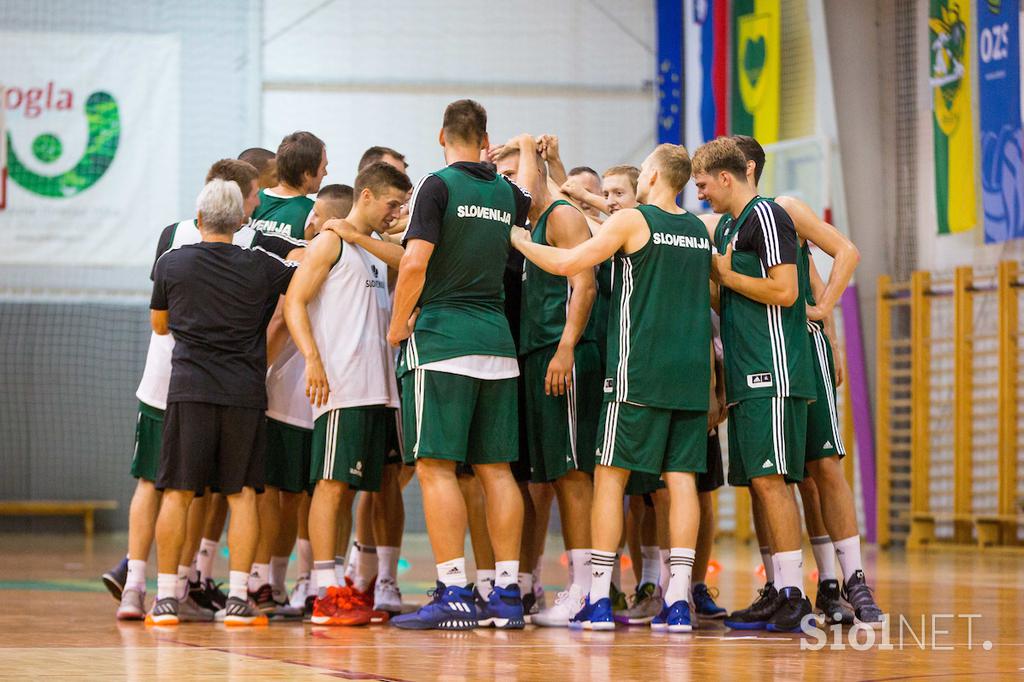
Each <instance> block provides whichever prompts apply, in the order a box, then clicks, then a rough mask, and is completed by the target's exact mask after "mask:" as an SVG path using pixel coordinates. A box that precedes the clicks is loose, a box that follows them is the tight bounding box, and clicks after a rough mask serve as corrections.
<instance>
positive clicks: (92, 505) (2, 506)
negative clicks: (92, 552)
mask: <svg viewBox="0 0 1024 682" xmlns="http://www.w3.org/2000/svg"><path fill="white" fill-rule="evenodd" d="M97 509H117V502H116V501H114V500H0V516H81V517H82V521H83V523H84V526H85V537H86V539H87V540H92V536H93V533H94V531H95V517H96V510H97Z"/></svg>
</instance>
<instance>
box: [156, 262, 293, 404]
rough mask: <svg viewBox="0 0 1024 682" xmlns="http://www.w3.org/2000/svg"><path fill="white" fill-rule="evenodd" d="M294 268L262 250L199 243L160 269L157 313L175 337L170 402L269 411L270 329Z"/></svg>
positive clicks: (157, 282)
mask: <svg viewBox="0 0 1024 682" xmlns="http://www.w3.org/2000/svg"><path fill="white" fill-rule="evenodd" d="M295 265H296V264H294V263H289V262H288V261H284V260H282V259H281V258H279V257H278V256H275V255H273V254H271V253H269V252H267V251H264V250H263V249H260V248H255V249H244V248H240V247H238V246H235V245H233V244H226V243H219V242H201V243H199V244H189V245H185V246H182V247H181V248H178V249H175V250H173V251H169V252H168V253H167V254H166V255H165V256H163V257H162V258H161V259H160V260H159V261H158V262H157V265H156V268H155V278H154V287H153V303H152V306H151V307H152V308H153V309H154V310H167V311H168V326H169V328H170V331H171V333H172V334H173V335H174V339H175V346H174V355H173V358H172V372H171V385H170V390H169V392H168V402H176V401H192V402H208V403H214V404H219V405H233V406H238V407H256V408H265V407H266V390H265V388H264V375H265V373H266V370H267V361H266V328H267V323H268V322H269V321H270V317H271V315H272V314H273V312H274V306H275V305H276V302H277V297H278V296H279V295H280V294H283V293H284V292H285V289H286V288H287V286H288V282H289V281H290V279H291V273H292V271H293V270H294V267H295Z"/></svg>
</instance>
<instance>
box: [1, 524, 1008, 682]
mask: <svg viewBox="0 0 1024 682" xmlns="http://www.w3.org/2000/svg"><path fill="white" fill-rule="evenodd" d="M124 541H125V540H124V536H123V535H113V536H100V537H98V538H97V540H96V542H95V543H94V546H93V547H91V548H90V547H88V546H86V544H85V543H84V541H83V540H82V539H81V538H80V537H78V536H29V535H3V536H0V594H2V595H3V608H2V609H0V679H38V678H46V677H48V678H54V679H62V680H71V679H74V680H78V679H104V680H111V679H131V680H136V679H138V680H142V679H157V678H160V679H174V680H176V681H177V680H187V679H200V678H210V679H214V678H217V679H224V678H225V677H229V678H236V677H237V678H243V677H249V678H260V679H292V680H312V679H347V680H377V679H380V680H434V679H444V680H491V679H501V680H503V681H506V680H513V679H533V680H535V679H545V678H546V679H549V680H582V681H583V682H597V681H599V680H606V679H608V680H655V679H671V680H673V681H680V682H681V681H684V680H691V679H692V680H706V679H771V678H778V679H786V680H801V679H808V680H812V679H813V680H818V679H825V678H831V679H844V680H897V679H898V680H910V679H934V678H946V679H966V678H985V679H1009V678H1014V677H1017V678H1024V555H1022V554H1020V553H1013V552H1009V551H999V550H989V551H974V550H931V551H928V552H923V551H922V552H913V553H904V552H902V551H894V552H878V551H876V550H875V549H874V548H866V550H865V557H866V562H867V568H868V571H869V577H870V578H871V581H872V582H873V583H874V584H875V585H876V586H877V597H878V601H879V603H880V604H881V605H882V606H883V607H884V608H886V609H887V610H888V612H889V613H891V614H893V616H892V619H893V624H892V626H891V630H890V632H891V635H890V638H889V641H890V644H891V646H892V649H891V650H882V649H880V648H879V647H878V646H875V647H873V648H871V649H869V650H867V651H856V650H853V649H852V648H851V647H850V645H849V643H848V640H847V639H846V636H847V634H846V633H844V639H843V641H844V642H845V643H846V649H845V650H831V649H830V648H829V647H828V646H826V647H825V648H824V649H822V650H818V651H811V650H808V651H802V650H801V646H800V641H801V639H803V640H804V641H805V642H809V643H816V642H815V640H813V639H811V638H806V637H801V636H798V635H770V634H769V633H746V634H744V633H730V632H729V631H727V630H725V629H723V628H722V627H721V626H714V627H711V628H708V629H699V630H697V631H696V632H694V633H693V634H691V635H667V634H666V635H654V634H652V633H651V632H650V631H649V630H647V629H646V628H632V629H625V628H620V629H619V630H617V631H615V632H614V633H598V632H569V631H567V630H550V629H539V628H527V629H526V630H525V631H522V632H499V631H494V630H477V631H472V632H465V633H436V632H428V633H410V632H403V631H398V630H396V629H393V628H390V627H387V626H374V627H363V628H319V627H313V626H310V625H301V624H277V623H273V624H271V625H270V626H269V627H265V628H252V629H241V630H235V631H228V630H227V629H225V628H224V627H223V626H222V625H216V624H190V625H182V626H180V627H177V628H147V627H145V626H144V625H143V624H141V623H118V622H116V621H115V619H114V608H115V605H114V602H113V600H112V599H111V598H110V596H109V595H108V594H107V593H106V591H104V590H103V588H102V586H101V585H100V583H99V581H98V578H97V576H99V574H100V573H101V572H102V571H103V570H105V569H106V568H108V567H110V566H111V565H113V564H114V563H115V562H116V561H117V559H118V557H119V555H120V552H121V551H123V549H122V548H123V547H124ZM558 545H560V541H559V540H558V539H556V538H551V539H550V540H549V543H548V547H549V548H551V549H550V550H549V551H550V552H551V553H552V554H554V548H555V547H557V546H558ZM404 550H405V551H404V552H403V557H404V558H405V559H406V560H408V561H409V562H410V564H411V566H410V567H409V568H408V569H407V570H406V571H405V572H404V573H402V575H401V578H400V581H401V584H402V587H403V591H404V595H405V598H406V601H423V600H425V599H426V596H425V594H424V593H425V590H426V589H427V588H428V587H429V586H430V584H431V582H432V578H433V565H432V563H431V560H430V555H429V551H428V547H427V544H426V541H425V538H424V537H423V536H411V537H410V538H408V540H407V542H406V546H405V548H404ZM805 556H806V558H807V566H808V568H807V570H806V572H807V574H808V575H807V580H808V584H810V583H811V580H812V576H811V570H812V569H813V560H812V559H811V557H810V552H809V550H807V551H805ZM714 560H715V561H716V562H718V563H719V564H720V565H721V566H722V569H721V570H720V571H718V572H717V573H716V574H715V575H714V576H713V577H712V579H711V582H712V584H714V585H716V586H717V587H718V588H719V590H720V591H721V596H720V598H719V603H720V604H722V605H724V606H726V607H730V608H737V607H740V606H744V605H746V604H747V603H749V601H750V599H751V597H752V596H753V592H754V589H755V586H756V585H758V584H759V580H760V579H759V578H758V577H757V575H756V574H755V569H756V567H757V566H758V564H759V563H760V560H759V557H758V555H757V552H756V548H755V547H753V546H744V545H736V544H734V543H733V542H732V541H730V540H722V541H720V542H719V544H718V546H717V547H716V553H715V557H714ZM546 562H547V564H546V566H545V572H544V579H545V583H546V584H548V585H550V586H552V587H551V588H550V589H551V591H549V596H548V598H549V599H553V598H554V586H555V585H557V584H558V583H559V582H560V581H561V580H562V579H563V578H564V569H563V568H562V567H561V566H559V564H558V558H557V556H555V557H551V558H549V559H547V560H546ZM216 571H217V572H218V573H219V575H222V576H223V575H224V572H225V571H226V563H225V561H224V560H223V559H222V558H219V559H218V561H217V564H216ZM627 573H628V572H626V571H624V574H627ZM150 589H151V594H152V592H153V588H152V587H151V588H150ZM901 616H902V618H903V619H904V621H903V623H902V624H901V623H900V620H901V618H900V617H901ZM972 616H973V617H972ZM968 626H970V629H968ZM901 633H902V644H901ZM828 637H829V640H828V641H829V643H830V644H831V642H832V641H833V640H832V637H833V635H832V633H828ZM862 641H863V640H862Z"/></svg>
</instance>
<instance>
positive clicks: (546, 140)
mask: <svg viewBox="0 0 1024 682" xmlns="http://www.w3.org/2000/svg"><path fill="white" fill-rule="evenodd" d="M537 146H538V148H539V149H540V156H541V158H542V159H544V161H545V163H547V165H548V177H550V178H551V179H553V180H554V181H555V182H556V183H558V184H559V185H561V184H562V183H563V182H565V180H566V177H567V176H566V174H565V164H564V163H562V157H561V155H560V154H559V151H558V136H557V135H541V136H540V137H539V138H537Z"/></svg>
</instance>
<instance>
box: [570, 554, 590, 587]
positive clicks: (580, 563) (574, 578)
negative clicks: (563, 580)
mask: <svg viewBox="0 0 1024 682" xmlns="http://www.w3.org/2000/svg"><path fill="white" fill-rule="evenodd" d="M591 578H593V569H592V568H591V565H590V550H589V549H570V550H569V582H570V584H574V585H579V586H580V587H581V588H582V589H583V594H587V593H588V592H590V581H591Z"/></svg>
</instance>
